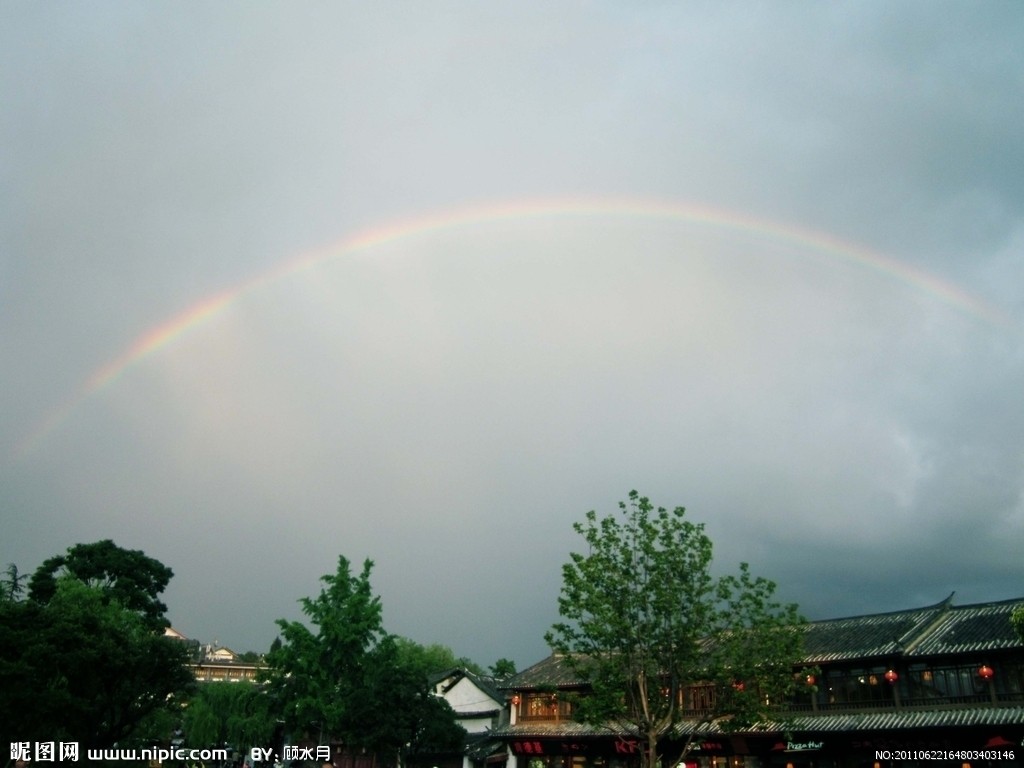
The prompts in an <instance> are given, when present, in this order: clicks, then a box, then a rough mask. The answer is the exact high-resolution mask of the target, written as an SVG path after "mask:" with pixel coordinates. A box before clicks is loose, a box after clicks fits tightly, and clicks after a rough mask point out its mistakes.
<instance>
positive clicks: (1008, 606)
mask: <svg viewBox="0 0 1024 768" xmlns="http://www.w3.org/2000/svg"><path fill="white" fill-rule="evenodd" d="M952 597H953V596H952V595H950V596H949V597H948V598H946V599H945V600H943V601H942V602H941V603H939V604H937V605H933V606H931V607H929V608H916V609H913V610H909V611H896V612H893V613H878V614H872V615H869V616H854V617H851V618H844V619H829V620H826V621H815V622H811V623H810V624H808V625H807V628H806V631H805V634H804V651H805V656H804V663H805V664H821V663H827V662H835V661H846V660H853V659H870V658H873V657H880V656H898V655H899V656H905V657H924V656H941V655H945V654H957V653H967V652H977V651H990V650H1002V649H1007V648H1020V647H1021V646H1022V645H1024V643H1022V642H1021V639H1020V638H1019V637H1017V635H1016V634H1015V632H1014V630H1013V626H1012V625H1011V624H1010V614H1011V613H1013V611H1014V609H1015V608H1017V607H1020V606H1024V599H1020V598H1018V599H1015V600H1004V601H1002V602H997V603H980V604H976V605H963V606H955V605H952Z"/></svg>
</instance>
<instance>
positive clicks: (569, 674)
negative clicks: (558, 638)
mask: <svg viewBox="0 0 1024 768" xmlns="http://www.w3.org/2000/svg"><path fill="white" fill-rule="evenodd" d="M580 685H583V681H582V680H580V677H579V675H578V674H576V671H575V670H574V669H573V668H572V666H571V665H570V664H569V662H568V658H567V657H566V656H563V655H562V654H560V653H553V654H551V655H550V656H548V657H547V658H546V659H544V660H543V661H539V662H537V663H536V664H534V665H533V666H532V667H527V668H526V669H524V670H523V671H522V672H520V673H519V674H518V675H515V676H513V677H511V678H509V679H508V680H506V681H505V682H504V683H502V684H501V687H502V688H503V689H505V690H517V691H537V690H549V689H552V688H573V687H576V686H580Z"/></svg>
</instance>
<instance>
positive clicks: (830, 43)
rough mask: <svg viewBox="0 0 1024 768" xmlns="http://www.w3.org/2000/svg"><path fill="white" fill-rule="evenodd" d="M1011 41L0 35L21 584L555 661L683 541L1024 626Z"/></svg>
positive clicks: (736, 21) (1022, 30)
mask: <svg viewBox="0 0 1024 768" xmlns="http://www.w3.org/2000/svg"><path fill="white" fill-rule="evenodd" d="M1022 37H1024V6H1022V5H1021V4H1019V3H1015V2H998V1H997V2H989V3H981V4H979V3H957V2H937V3H936V2H903V3H895V4H894V3H890V2H871V1H870V0H869V1H867V2H857V3H810V2H788V3H778V2H774V3H767V2H766V3H759V2H735V3H712V2H707V3H705V2H688V3H667V2H656V1H655V0H650V1H646V0H645V1H644V2H629V3H626V2H622V3H615V2H585V1H581V2H561V3H550V2H532V1H531V0H517V1H516V2H502V1H500V0H499V1H498V2H488V3H475V2H444V1H441V2H432V3H417V2H388V1H387V0H384V1H382V2H374V3H363V4H357V3H334V2H300V3H283V2H282V3H275V2H268V3H259V4H252V3H244V2H237V3H233V2H224V3H216V4H209V3H198V2H176V3H165V2H154V3H116V2H98V3H89V4H80V3H54V2H39V3H17V2H0V103H2V104H3V108H2V109H0V201H2V202H0V381H2V386H0V398H2V399H0V565H4V566H5V565H6V564H7V563H15V564H16V565H17V566H18V567H19V568H20V569H21V570H22V571H28V572H31V571H32V570H34V569H35V568H36V567H37V566H38V565H39V564H40V563H41V562H42V561H43V560H45V559H46V558H48V557H50V556H52V555H55V554H59V553H62V552H64V551H65V550H66V549H67V548H68V547H70V546H73V545H74V544H76V543H84V542H92V541H98V540H101V539H106V538H111V539H113V540H114V541H115V542H116V543H117V544H119V545H120V546H122V547H125V548H128V549H141V550H143V551H144V552H145V553H146V554H147V555H149V556H151V557H155V558H156V559H158V560H160V561H161V562H163V563H165V564H166V565H168V566H170V567H171V568H172V569H173V571H174V574H175V575H174V578H173V580H172V581H171V584H170V586H169V588H168V590H167V591H166V593H165V595H164V598H165V602H166V603H167V605H168V609H169V610H168V615H169V618H170V620H171V622H172V623H173V625H174V626H175V628H176V629H178V630H179V631H181V632H182V633H184V634H185V635H186V636H189V637H192V638H196V639H199V640H201V641H203V642H218V643H221V644H223V645H227V646H228V647H231V648H233V649H234V650H236V651H244V650H257V651H259V650H266V649H267V648H268V647H269V645H270V643H271V642H272V641H273V639H274V638H275V637H276V635H277V627H276V624H275V621H276V620H277V619H289V620H291V619H298V618H301V612H300V607H299V603H298V601H299V599H300V598H302V597H304V596H310V595H315V594H317V593H318V591H319V588H320V582H319V581H318V580H319V578H320V577H321V576H322V575H324V574H327V573H332V572H334V570H335V567H336V565H337V562H338V557H339V555H343V556H345V557H346V558H348V559H349V560H350V561H352V562H353V563H354V564H355V566H354V567H355V568H356V569H358V567H359V565H360V564H361V563H362V561H363V560H364V559H366V558H369V559H371V560H373V562H374V568H373V572H372V577H371V581H372V584H373V587H374V589H375V591H376V592H377V593H378V594H379V595H380V598H381V600H382V604H383V614H384V625H385V628H386V629H387V630H388V631H390V632H393V633H395V634H399V635H403V636H405V637H409V638H412V639H413V640H416V641H417V642H420V643H424V644H431V643H441V644H444V645H447V646H449V647H450V648H452V649H453V651H455V653H456V655H459V656H466V657H468V658H470V659H472V660H473V661H475V662H476V663H478V664H481V665H482V666H485V667H486V666H488V665H490V664H492V663H493V662H494V661H496V660H497V659H499V658H508V659H512V660H514V661H515V662H516V663H517V664H518V666H519V668H520V669H522V668H525V667H526V666H528V665H530V664H532V663H534V662H536V661H539V660H541V659H542V658H544V657H545V656H546V655H547V654H548V649H547V646H546V644H545V642H544V633H545V631H546V630H547V629H548V628H549V627H550V626H551V625H552V623H554V622H555V621H557V619H558V615H557V598H558V593H559V590H560V587H561V568H562V565H563V564H564V563H565V562H567V561H568V559H569V553H571V552H573V551H579V550H581V549H582V539H581V538H580V537H579V536H578V535H577V534H575V533H574V532H573V530H572V524H573V523H574V522H575V521H578V520H581V519H583V517H584V515H585V514H586V512H587V511H588V510H596V511H598V512H599V513H601V514H608V513H612V512H614V511H615V510H616V509H617V503H618V502H619V501H620V500H623V499H625V498H626V497H627V495H628V493H629V491H630V490H632V489H636V490H638V491H639V492H640V493H641V494H643V495H646V496H649V497H650V498H651V500H652V502H654V503H655V504H656V505H660V506H666V507H675V506H684V507H686V509H687V514H688V516H689V517H690V519H692V520H693V521H695V522H703V523H705V525H706V531H707V533H708V534H709V536H710V537H711V538H712V539H713V541H714V542H715V561H714V566H713V567H714V570H715V573H729V572H733V571H735V570H736V568H737V566H738V564H739V563H740V562H749V563H750V565H751V570H752V571H753V572H754V573H755V574H757V575H761V576H765V577H767V578H770V579H772V580H774V581H776V582H777V583H778V585H779V590H778V596H779V598H780V599H782V600H784V601H787V602H796V603H798V604H799V606H800V609H801V611H802V613H803V614H804V615H805V616H807V617H808V618H809V619H822V618H831V617H839V616H848V615H856V614H862V613H871V612H880V611H888V610H899V609H903V608H911V607H918V606H923V605H930V604H933V603H936V602H938V601H940V600H942V599H944V598H945V597H946V596H947V595H949V594H950V593H951V592H954V591H955V592H956V597H955V598H954V599H955V601H956V602H957V603H959V604H966V603H971V602H987V601H993V600H1003V599H1009V598H1015V597H1020V596H1024V563H1022V559H1021V551H1022V547H1021V543H1022V539H1024V407H1022V406H1021V399H1022V393H1024V47H1022V46H1021V45H1020V40H1021V39H1022Z"/></svg>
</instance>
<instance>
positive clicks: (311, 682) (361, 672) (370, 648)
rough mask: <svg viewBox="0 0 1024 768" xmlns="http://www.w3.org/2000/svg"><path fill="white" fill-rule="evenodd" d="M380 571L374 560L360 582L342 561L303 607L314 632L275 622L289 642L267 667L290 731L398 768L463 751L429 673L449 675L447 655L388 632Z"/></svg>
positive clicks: (274, 649)
mask: <svg viewBox="0 0 1024 768" xmlns="http://www.w3.org/2000/svg"><path fill="white" fill-rule="evenodd" d="M372 568H373V563H372V562H371V561H370V560H366V561H365V562H364V563H363V569H362V572H361V573H360V574H359V575H358V576H353V575H352V573H351V569H350V565H349V561H348V560H347V559H346V558H345V557H339V558H338V567H337V570H336V571H335V573H333V574H331V575H327V576H323V577H322V578H321V581H322V582H323V583H324V585H325V586H324V587H323V588H322V589H321V591H320V594H319V595H318V596H317V597H316V598H303V599H302V600H301V601H300V602H301V604H302V611H303V613H304V614H306V616H307V617H309V620H310V622H311V624H312V625H313V627H315V629H310V628H309V627H307V626H306V625H305V624H303V623H301V622H297V621H285V620H283V619H282V620H279V621H278V622H277V624H278V626H279V627H280V628H281V636H282V640H281V642H280V643H276V642H275V644H274V646H273V647H272V648H271V652H270V653H269V654H268V656H267V662H268V664H269V682H270V688H271V691H272V693H273V695H274V697H275V698H276V700H277V701H278V702H279V706H280V707H281V710H282V713H283V716H284V720H285V723H286V725H287V727H288V728H290V729H292V730H293V731H304V732H306V733H308V734H310V735H316V736H317V737H318V738H319V739H320V743H327V741H328V740H330V741H340V742H341V743H343V744H344V745H345V746H346V747H347V748H348V749H350V750H361V749H365V750H366V751H368V752H371V753H373V754H376V755H378V756H380V757H381V758H382V760H384V761H386V762H389V763H392V764H393V763H394V761H395V760H398V761H405V760H406V759H407V758H408V757H409V756H410V755H412V754H416V753H420V752H423V751H426V750H433V749H450V748H455V747H461V744H462V739H463V737H464V734H465V732H464V731H462V729H461V728H458V726H457V725H456V723H455V720H454V713H452V711H451V708H450V707H449V706H448V705H447V702H444V701H443V700H440V699H438V698H437V697H435V696H433V695H432V694H431V692H430V690H429V686H428V682H427V673H428V667H430V666H432V665H434V664H437V663H444V664H445V665H447V662H448V659H447V658H446V656H447V655H446V654H444V653H441V654H440V655H439V654H438V652H437V648H435V647H432V650H428V649H424V648H423V647H421V646H418V645H417V644H415V643H413V642H412V641H410V640H405V639H404V638H397V637H395V636H393V635H389V634H388V633H386V632H385V631H384V629H383V626H382V624H381V603H380V599H379V598H378V597H376V596H375V595H374V594H373V591H372V589H371V586H370V572H371V570H372ZM448 654H450V651H448ZM439 659H441V661H439ZM453 745H455V747H453Z"/></svg>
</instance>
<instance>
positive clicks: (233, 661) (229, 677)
mask: <svg viewBox="0 0 1024 768" xmlns="http://www.w3.org/2000/svg"><path fill="white" fill-rule="evenodd" d="M164 636H165V637H170V638H173V639H175V640H178V641H180V642H183V643H187V644H188V645H189V647H190V654H191V657H192V660H191V661H190V662H189V669H191V670H192V674H193V675H195V678H196V680H198V681H199V682H201V683H210V682H227V683H238V682H241V681H243V680H245V681H249V682H256V680H257V679H258V677H259V672H260V670H261V669H262V668H263V665H262V664H261V663H260V662H259V661H244V660H243V659H242V658H241V657H240V656H239V655H238V654H237V653H235V652H234V651H232V650H231V649H230V648H226V647H224V646H222V645H218V644H217V643H207V644H205V645H204V644H201V643H199V642H198V641H197V640H189V639H188V638H187V637H185V635H183V634H182V633H181V632H179V631H178V630H176V629H174V628H173V627H167V628H166V629H165V630H164Z"/></svg>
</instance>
